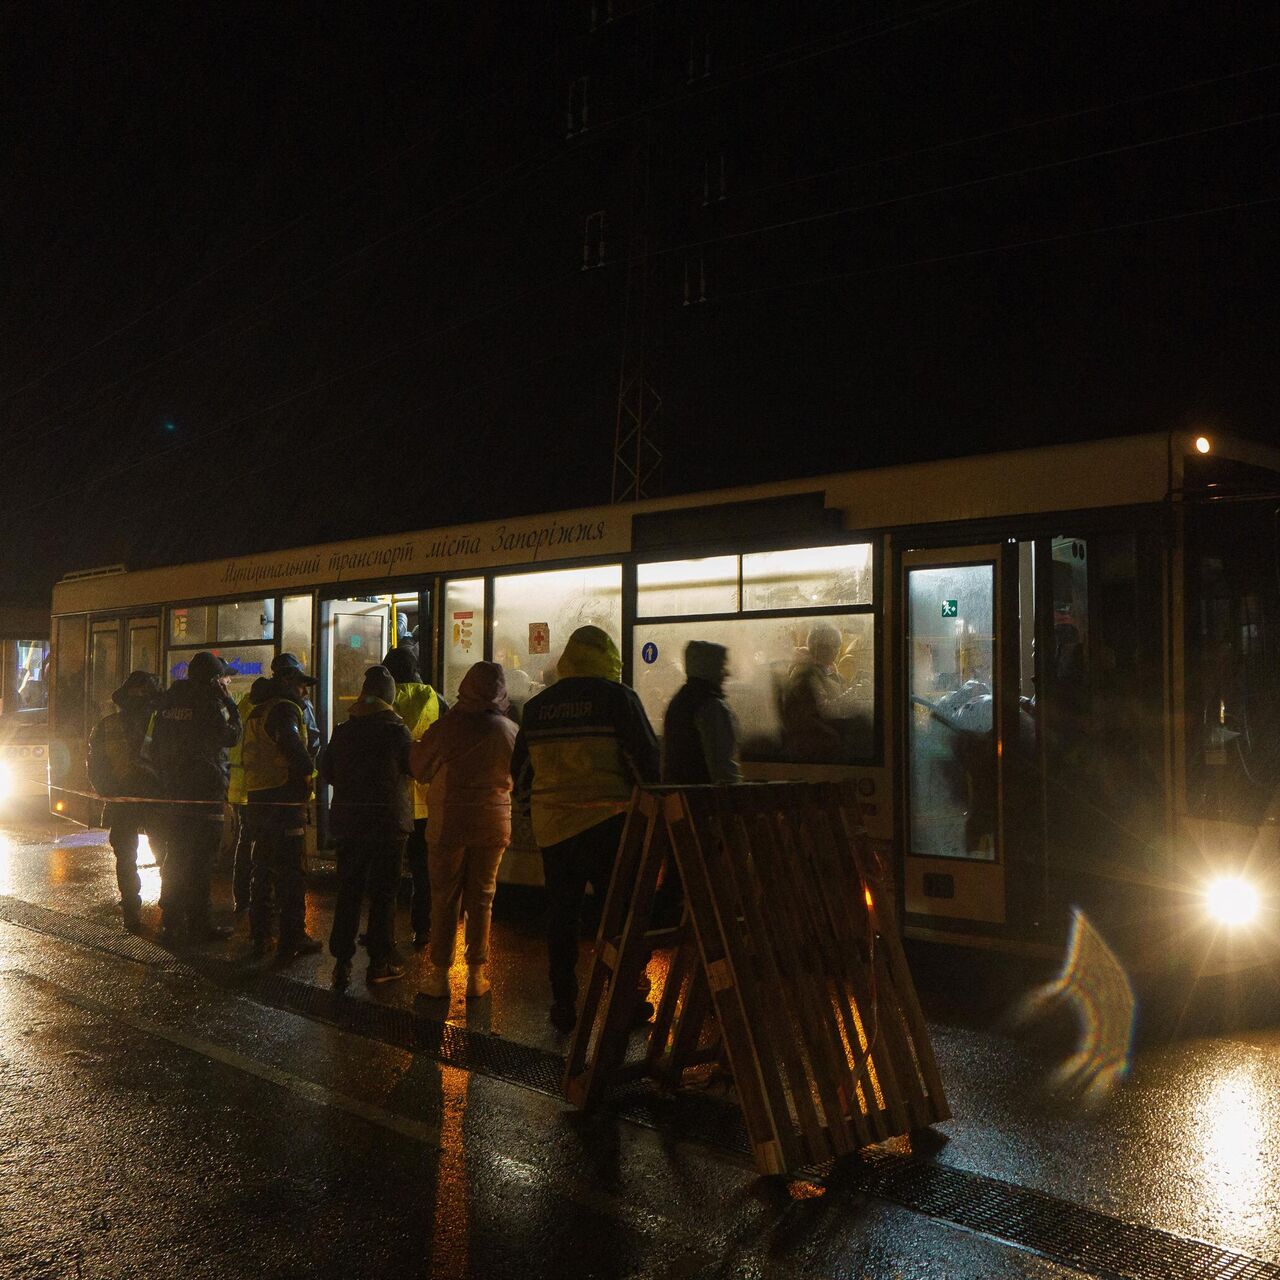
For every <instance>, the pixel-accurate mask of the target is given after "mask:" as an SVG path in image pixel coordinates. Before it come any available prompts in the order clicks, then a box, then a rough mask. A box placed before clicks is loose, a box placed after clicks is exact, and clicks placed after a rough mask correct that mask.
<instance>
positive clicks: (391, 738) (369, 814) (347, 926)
mask: <svg viewBox="0 0 1280 1280" xmlns="http://www.w3.org/2000/svg"><path fill="white" fill-rule="evenodd" d="M395 696H396V683H395V681H394V680H393V679H392V678H391V673H390V672H389V671H388V670H387V669H386V667H370V668H369V669H368V670H367V671H366V672H365V673H364V684H363V686H362V687H361V689H360V696H359V698H357V699H356V701H355V703H354V704H353V705H352V707H351V711H350V714H349V716H348V718H347V720H346V721H345V722H344V723H343V724H340V725H338V726H336V727H335V729H334V731H333V736H332V737H331V738H330V739H329V744H328V746H326V747H325V748H324V750H323V751H322V752H321V753H320V776H321V777H322V778H323V779H324V780H325V781H326V782H327V783H329V785H330V786H332V787H333V801H332V803H331V804H330V806H329V824H330V827H331V829H332V830H333V833H334V836H335V837H336V838H337V844H338V897H337V902H336V903H335V905H334V909H333V928H332V930H331V931H330V934H329V952H330V954H331V955H332V956H333V958H334V969H333V985H334V986H335V987H338V988H341V987H345V986H346V985H347V983H348V982H349V981H350V980H351V959H352V957H353V956H354V955H355V952H356V932H357V930H358V929H359V927H360V905H361V902H362V901H363V899H364V896H365V892H366V890H367V891H368V895H369V925H368V929H367V931H366V934H365V941H366V945H367V946H368V948H369V968H368V970H367V971H366V974H365V981H366V982H368V983H370V984H371V985H372V984H374V983H378V982H390V981H392V980H393V979H395V978H402V977H403V976H404V965H403V964H402V963H401V961H400V957H399V956H398V955H397V954H396V948H395V937H394V932H395V911H396V890H397V888H398V887H399V884H400V862H401V858H402V856H403V853H404V842H405V837H406V836H407V835H408V834H409V832H410V831H411V830H412V829H413V798H412V795H411V793H410V777H409V747H410V738H409V730H408V729H407V728H406V727H405V724H404V721H403V720H401V719H400V717H399V716H398V715H397V714H396V711H395V707H394V702H395Z"/></svg>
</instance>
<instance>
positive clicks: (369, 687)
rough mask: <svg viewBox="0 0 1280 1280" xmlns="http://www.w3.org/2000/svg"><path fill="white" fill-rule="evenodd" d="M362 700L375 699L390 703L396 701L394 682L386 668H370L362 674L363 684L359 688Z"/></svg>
mask: <svg viewBox="0 0 1280 1280" xmlns="http://www.w3.org/2000/svg"><path fill="white" fill-rule="evenodd" d="M360 696H361V697H362V698H376V699H377V700H378V701H379V702H386V703H392V702H394V701H395V700H396V682H395V681H394V680H393V679H392V678H391V672H390V671H388V670H387V669H386V667H370V668H369V669H368V670H367V671H366V672H365V673H364V684H362V685H361V686H360Z"/></svg>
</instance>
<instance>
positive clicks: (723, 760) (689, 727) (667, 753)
mask: <svg viewBox="0 0 1280 1280" xmlns="http://www.w3.org/2000/svg"><path fill="white" fill-rule="evenodd" d="M728 658H729V651H728V650H727V649H726V648H725V647H724V645H722V644H712V643H711V642H710V641H709V640H690V641H689V643H688V644H687V645H686V646H685V650H684V671H685V682H684V684H683V685H682V686H681V688H680V689H679V690H677V692H676V696H675V697H674V698H672V699H671V702H670V703H669V704H668V706H667V714H666V716H665V717H664V718H663V721H662V781H663V782H670V783H675V784H677V785H680V786H698V785H699V784H702V783H708V782H717V783H724V782H741V781H742V770H741V769H740V768H739V767H738V761H737V742H738V735H737V729H736V727H735V725H734V721H733V712H731V711H730V710H729V704H728V702H726V701H725V696H724V678H725V672H726V670H727V668H728Z"/></svg>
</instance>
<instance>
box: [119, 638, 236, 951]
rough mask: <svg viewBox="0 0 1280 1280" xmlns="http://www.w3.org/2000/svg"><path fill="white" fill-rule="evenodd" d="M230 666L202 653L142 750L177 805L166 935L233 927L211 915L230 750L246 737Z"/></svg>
mask: <svg viewBox="0 0 1280 1280" xmlns="http://www.w3.org/2000/svg"><path fill="white" fill-rule="evenodd" d="M230 675H231V668H230V667H228V666H227V664H226V663H225V662H223V661H222V659H221V658H218V657H215V656H214V655H213V654H212V653H206V652H201V653H197V654H196V655H195V656H194V657H193V658H192V659H191V661H190V663H189V664H188V666H187V676H186V679H185V680H178V681H176V682H175V683H174V684H173V685H172V686H171V687H170V689H169V691H168V692H167V693H166V694H165V696H164V698H163V700H162V701H161V703H160V705H159V707H158V708H157V709H156V712H155V715H154V716H153V717H152V720H151V729H150V740H149V742H148V743H147V744H146V745H145V746H144V749H143V756H144V758H145V759H147V760H148V761H149V762H150V763H151V764H152V766H153V767H154V768H155V771H156V774H157V776H158V778H159V782H160V793H161V795H162V796H164V798H165V799H166V800H173V801H181V802H182V803H179V804H174V805H173V806H172V807H171V809H170V812H169V815H168V816H167V818H166V820H165V821H166V825H167V827H168V836H167V838H166V846H167V847H166V851H165V852H166V856H165V860H164V864H163V866H162V867H161V872H160V875H161V881H162V888H161V913H162V916H163V936H164V938H165V939H166V940H167V941H171V942H172V941H178V940H180V938H181V937H182V935H183V932H184V931H185V932H186V934H187V935H188V936H189V937H190V938H191V939H192V940H193V941H199V940H208V941H219V940H222V939H225V938H227V937H229V936H230V934H231V930H230V929H229V928H226V927H225V926H223V925H215V924H214V923H213V922H212V920H211V919H210V912H211V903H210V879H211V877H212V874H213V861H214V858H216V857H217V854H218V846H219V844H220V843H221V840H222V816H223V814H222V811H223V806H224V804H225V803H226V799H227V781H228V778H229V775H230V766H229V765H228V763H227V749H228V748H229V747H232V746H234V745H235V744H236V742H238V741H239V739H240V713H239V712H238V711H237V710H236V704H235V702H234V701H233V700H232V699H231V698H230V697H229V696H228V694H227V680H228V678H229V677H230Z"/></svg>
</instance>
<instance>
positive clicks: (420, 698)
mask: <svg viewBox="0 0 1280 1280" xmlns="http://www.w3.org/2000/svg"><path fill="white" fill-rule="evenodd" d="M392 706H393V707H395V711H396V715H398V716H399V717H400V719H401V720H403V721H404V722H405V725H406V726H407V727H408V730H409V736H410V737H411V738H412V739H413V740H414V742H417V741H418V739H419V738H421V737H422V735H423V734H424V733H426V731H427V729H428V728H430V726H431V725H433V724H435V722H436V721H437V720H439V719H440V699H439V697H437V696H436V691H435V690H434V689H433V688H432V687H431V686H430V685H429V684H419V683H418V682H417V681H405V683H404V684H397V685H396V700H395V702H394V703H392ZM426 816H427V787H426V785H425V784H424V783H421V782H415V783H414V784H413V817H414V820H415V821H417V820H418V819H419V818H425V817H426Z"/></svg>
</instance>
